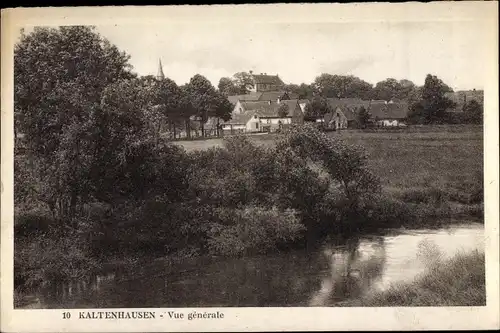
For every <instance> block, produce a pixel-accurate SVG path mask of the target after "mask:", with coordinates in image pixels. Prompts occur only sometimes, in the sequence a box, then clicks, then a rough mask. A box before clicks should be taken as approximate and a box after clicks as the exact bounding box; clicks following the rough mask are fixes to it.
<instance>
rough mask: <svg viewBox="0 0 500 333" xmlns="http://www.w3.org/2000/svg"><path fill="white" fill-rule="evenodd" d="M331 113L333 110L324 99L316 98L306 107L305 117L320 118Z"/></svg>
mask: <svg viewBox="0 0 500 333" xmlns="http://www.w3.org/2000/svg"><path fill="white" fill-rule="evenodd" d="M332 111H333V109H332V107H331V106H330V105H329V104H328V101H327V100H326V98H323V97H321V96H316V97H314V98H313V99H312V101H311V103H308V104H307V105H306V109H305V117H322V116H324V115H325V114H327V113H330V112H332Z"/></svg>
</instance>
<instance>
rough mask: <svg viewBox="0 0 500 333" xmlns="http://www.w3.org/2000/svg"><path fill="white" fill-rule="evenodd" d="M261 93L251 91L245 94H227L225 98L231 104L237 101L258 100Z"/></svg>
mask: <svg viewBox="0 0 500 333" xmlns="http://www.w3.org/2000/svg"><path fill="white" fill-rule="evenodd" d="M261 95H262V93H261V92H251V93H249V94H245V95H233V96H228V97H227V99H228V100H229V102H231V103H232V104H236V103H238V101H258V100H259V98H260V96H261Z"/></svg>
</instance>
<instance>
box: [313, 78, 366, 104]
mask: <svg viewBox="0 0 500 333" xmlns="http://www.w3.org/2000/svg"><path fill="white" fill-rule="evenodd" d="M314 89H315V90H316V91H318V93H319V94H321V96H323V97H325V98H354V97H357V98H361V99H368V100H369V99H371V96H372V85H371V84H370V83H368V82H366V81H363V80H361V79H360V78H358V77H356V76H353V75H347V76H344V75H331V74H325V73H323V74H321V75H320V76H318V77H316V79H315V80H314Z"/></svg>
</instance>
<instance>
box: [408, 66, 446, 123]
mask: <svg viewBox="0 0 500 333" xmlns="http://www.w3.org/2000/svg"><path fill="white" fill-rule="evenodd" d="M452 91H453V90H452V89H451V88H450V87H449V86H447V85H446V84H445V83H444V82H443V81H441V79H439V78H438V77H437V76H435V75H431V74H428V75H427V77H426V78H425V83H424V86H423V87H422V90H421V97H420V99H419V100H418V101H417V102H415V103H414V104H412V105H411V107H410V113H409V119H410V121H413V122H417V123H423V124H435V123H443V122H445V121H446V111H447V110H449V109H451V108H453V107H454V106H455V103H454V102H453V101H452V100H450V99H449V98H447V97H446V96H445V94H446V93H447V92H452Z"/></svg>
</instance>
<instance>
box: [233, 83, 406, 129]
mask: <svg viewBox="0 0 500 333" xmlns="http://www.w3.org/2000/svg"><path fill="white" fill-rule="evenodd" d="M228 99H229V101H230V102H231V103H232V104H233V105H234V109H233V113H232V119H231V120H230V121H229V122H228V123H233V124H241V123H245V122H246V121H247V120H248V119H249V118H251V117H253V116H255V115H258V116H259V117H261V118H262V117H265V118H268V117H270V118H282V117H280V115H279V109H280V105H282V104H287V105H288V114H287V117H304V116H306V107H307V105H308V104H310V103H311V101H310V100H308V99H299V98H298V96H296V95H295V94H293V93H289V92H285V91H273V92H251V93H249V94H245V95H235V96H229V97H228ZM326 101H327V103H328V105H329V106H330V109H331V110H332V111H333V112H335V111H336V110H338V109H340V110H341V111H342V113H343V114H344V115H345V117H346V118H347V121H354V120H356V117H357V112H358V111H359V110H360V108H361V107H364V108H365V109H366V110H367V111H368V112H369V113H370V114H371V116H372V118H373V119H378V120H384V119H387V120H402V119H405V118H406V117H407V115H408V103H406V102H403V101H398V100H391V101H384V100H363V99H361V98H327V99H326ZM306 118H307V117H306Z"/></svg>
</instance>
